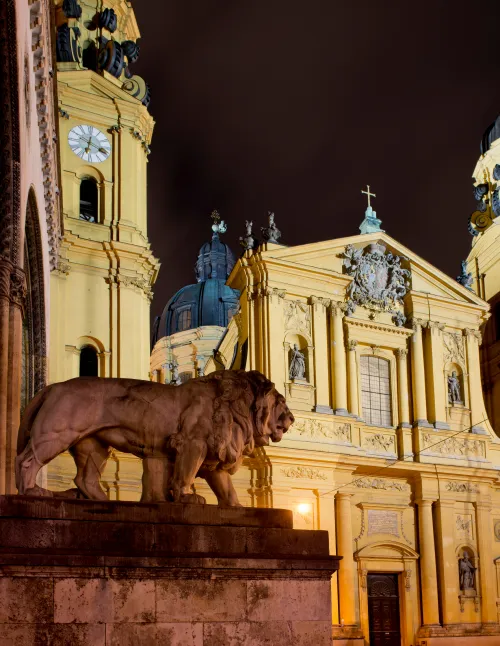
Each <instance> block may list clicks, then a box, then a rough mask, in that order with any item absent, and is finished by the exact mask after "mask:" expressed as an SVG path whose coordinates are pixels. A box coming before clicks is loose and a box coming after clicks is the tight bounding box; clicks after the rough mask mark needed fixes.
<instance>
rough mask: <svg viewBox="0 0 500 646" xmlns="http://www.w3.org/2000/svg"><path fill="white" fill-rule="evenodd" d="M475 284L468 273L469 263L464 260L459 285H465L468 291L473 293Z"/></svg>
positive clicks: (458, 277)
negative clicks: (473, 284)
mask: <svg viewBox="0 0 500 646" xmlns="http://www.w3.org/2000/svg"><path fill="white" fill-rule="evenodd" d="M473 282H474V278H473V277H472V274H471V272H470V271H467V261H466V260H462V271H461V272H460V276H457V283H460V285H463V286H464V287H465V288H466V289H469V290H470V291H473V289H472V283H473Z"/></svg>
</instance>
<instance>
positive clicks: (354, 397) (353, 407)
mask: <svg viewBox="0 0 500 646" xmlns="http://www.w3.org/2000/svg"><path fill="white" fill-rule="evenodd" d="M357 345H358V342H357V341H356V340H355V339H349V341H348V344H347V356H348V364H347V365H348V374H349V412H350V413H351V414H352V415H355V416H356V417H358V416H359V392H358V367H357V357H356V346H357Z"/></svg>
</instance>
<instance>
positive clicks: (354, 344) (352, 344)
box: [347, 339, 358, 352]
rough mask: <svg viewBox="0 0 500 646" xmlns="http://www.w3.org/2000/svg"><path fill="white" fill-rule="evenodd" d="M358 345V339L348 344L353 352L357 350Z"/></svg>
mask: <svg viewBox="0 0 500 646" xmlns="http://www.w3.org/2000/svg"><path fill="white" fill-rule="evenodd" d="M357 345H358V342H357V341H356V339H349V341H348V342H347V349H348V350H349V351H350V352H352V351H353V350H356V346H357Z"/></svg>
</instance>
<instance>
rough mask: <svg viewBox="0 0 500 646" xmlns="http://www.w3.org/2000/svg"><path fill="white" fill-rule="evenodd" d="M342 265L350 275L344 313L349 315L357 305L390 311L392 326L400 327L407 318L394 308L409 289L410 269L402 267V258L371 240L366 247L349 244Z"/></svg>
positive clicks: (373, 309)
mask: <svg viewBox="0 0 500 646" xmlns="http://www.w3.org/2000/svg"><path fill="white" fill-rule="evenodd" d="M343 255H344V261H343V266H344V269H345V271H346V273H347V274H348V275H349V276H352V277H353V281H352V283H351V284H350V285H349V287H348V288H347V295H348V300H347V303H346V314H347V316H350V315H351V314H353V313H354V311H355V310H356V307H357V306H358V305H361V306H362V307H366V308H367V309H369V310H371V312H372V314H373V315H374V313H375V312H390V313H392V320H393V323H394V324H395V325H397V326H398V327H402V326H403V325H404V324H405V323H406V317H405V316H404V314H403V313H402V312H401V310H399V309H397V307H396V306H397V305H399V304H401V303H402V302H403V298H404V296H405V295H406V293H407V291H408V290H409V288H410V276H411V274H410V271H409V270H408V269H403V267H401V261H402V260H405V258H403V257H401V256H395V255H393V254H392V253H391V252H390V251H389V252H386V248H385V246H384V245H383V244H380V243H373V244H370V245H369V246H368V247H366V248H365V249H356V247H354V246H353V245H348V246H347V247H346V248H345V251H344V254H343Z"/></svg>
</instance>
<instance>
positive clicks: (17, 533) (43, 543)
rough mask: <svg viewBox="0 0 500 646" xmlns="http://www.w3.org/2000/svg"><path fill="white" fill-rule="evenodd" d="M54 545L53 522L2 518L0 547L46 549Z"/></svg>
mask: <svg viewBox="0 0 500 646" xmlns="http://www.w3.org/2000/svg"><path fill="white" fill-rule="evenodd" d="M53 544H54V523H53V521H51V520H26V519H24V518H2V531H1V532H0V546H2V547H10V546H16V548H18V547H21V548H22V547H25V548H28V549H46V548H49V547H52V545H53Z"/></svg>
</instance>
